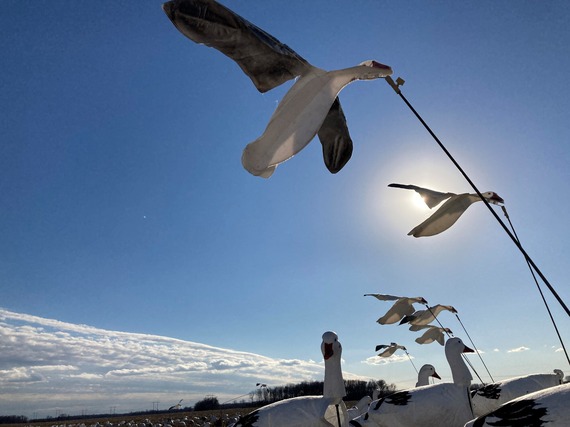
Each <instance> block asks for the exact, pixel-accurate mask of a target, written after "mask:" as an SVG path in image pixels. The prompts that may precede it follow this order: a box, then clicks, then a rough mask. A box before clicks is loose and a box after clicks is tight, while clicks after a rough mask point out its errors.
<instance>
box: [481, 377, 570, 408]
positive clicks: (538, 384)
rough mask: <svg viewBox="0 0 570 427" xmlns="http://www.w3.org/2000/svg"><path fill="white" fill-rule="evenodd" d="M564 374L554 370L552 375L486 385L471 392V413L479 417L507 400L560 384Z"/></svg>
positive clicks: (507, 380)
mask: <svg viewBox="0 0 570 427" xmlns="http://www.w3.org/2000/svg"><path fill="white" fill-rule="evenodd" d="M563 379H564V373H563V372H562V371H561V370H560V369H555V370H554V373H552V374H531V375H524V376H520V377H515V378H509V379H506V380H503V381H497V382H494V383H490V384H486V385H484V386H482V387H480V388H478V389H477V390H475V391H473V392H471V400H472V402H473V412H474V414H475V416H481V415H484V414H487V413H489V412H491V411H494V410H495V409H497V408H498V407H499V406H501V405H502V404H504V403H507V402H508V401H509V400H513V399H516V398H517V397H521V396H524V395H525V394H529V393H533V392H535V391H539V390H543V389H546V388H549V387H554V386H557V385H560V384H562V380H563Z"/></svg>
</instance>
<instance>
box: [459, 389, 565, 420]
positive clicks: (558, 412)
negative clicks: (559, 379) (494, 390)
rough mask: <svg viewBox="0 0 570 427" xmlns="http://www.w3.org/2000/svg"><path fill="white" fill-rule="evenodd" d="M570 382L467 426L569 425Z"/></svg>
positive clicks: (526, 397)
mask: <svg viewBox="0 0 570 427" xmlns="http://www.w3.org/2000/svg"><path fill="white" fill-rule="evenodd" d="M568 402H570V383H566V384H562V385H558V386H554V387H550V388H547V389H545V390H540V391H535V392H534V393H529V394H526V395H524V396H521V397H518V398H516V399H513V400H511V401H509V402H507V403H505V404H504V405H502V406H500V407H498V408H497V409H495V410H494V411H493V412H490V413H488V414H485V415H482V416H480V417H477V418H475V419H474V420H471V421H470V422H468V423H467V424H465V427H487V426H488V427H491V426H532V427H542V426H544V427H567V426H568V424H569V420H570V405H569V404H568Z"/></svg>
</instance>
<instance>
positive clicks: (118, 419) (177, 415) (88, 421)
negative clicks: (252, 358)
mask: <svg viewBox="0 0 570 427" xmlns="http://www.w3.org/2000/svg"><path fill="white" fill-rule="evenodd" d="M254 409H256V408H255V407H247V408H231V409H229V408H224V409H216V410H211V411H184V410H182V411H176V412H168V413H148V414H137V415H132V414H123V415H112V416H111V415H106V416H100V417H96V416H94V417H93V418H83V417H82V418H77V419H73V418H69V419H68V418H66V419H65V420H61V419H53V420H48V421H42V422H33V421H32V422H27V423H20V424H2V427H23V426H34V427H52V426H67V427H71V426H79V425H81V424H84V425H85V426H86V427H89V426H92V425H95V424H99V425H100V426H105V425H107V426H109V427H111V425H112V426H119V425H124V426H127V425H128V424H129V423H130V425H133V424H137V425H138V424H141V423H145V424H147V425H149V423H148V421H150V424H151V425H153V426H157V425H158V424H161V425H162V426H165V425H166V424H171V425H172V426H173V427H176V426H177V425H178V426H182V424H181V423H180V421H181V420H184V419H188V420H194V419H196V418H198V419H200V420H203V421H206V420H209V419H211V417H212V416H215V417H217V418H218V419H221V418H222V416H224V415H225V414H227V415H228V416H229V417H233V416H236V415H240V414H241V415H245V414H247V413H249V412H251V411H253V410H254ZM186 425H187V426H191V425H192V423H189V422H186ZM197 425H201V424H197ZM214 425H215V426H225V423H223V422H221V420H220V421H219V422H217V423H215V424H212V426H214Z"/></svg>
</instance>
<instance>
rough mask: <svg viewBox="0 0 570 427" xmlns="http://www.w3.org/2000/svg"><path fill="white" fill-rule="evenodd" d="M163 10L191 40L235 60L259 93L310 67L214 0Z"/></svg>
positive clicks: (183, 0) (190, 0) (181, 1)
mask: <svg viewBox="0 0 570 427" xmlns="http://www.w3.org/2000/svg"><path fill="white" fill-rule="evenodd" d="M162 9H163V10H164V12H165V13H166V15H167V16H168V18H170V20H171V21H172V23H173V24H174V26H175V27H176V28H177V29H178V30H179V31H180V32H181V33H182V34H184V35H185V36H186V37H188V38H189V39H190V40H192V41H194V42H196V43H200V44H204V45H206V46H209V47H213V48H214V49H216V50H219V51H220V52H222V53H223V54H224V55H226V56H228V57H229V58H231V59H233V60H234V61H235V62H236V63H237V64H238V65H239V67H240V68H241V69H242V70H243V72H244V73H245V74H247V76H248V77H249V78H250V79H251V80H252V82H253V84H254V85H255V87H256V88H257V89H258V90H259V91H260V92H267V91H268V90H270V89H273V88H274V87H276V86H279V85H280V84H282V83H284V82H286V81H288V80H291V79H293V78H295V77H297V76H299V75H301V74H302V72H303V70H305V68H306V67H307V65H308V63H307V61H306V60H305V59H303V58H302V57H301V56H299V55H298V54H297V53H296V52H295V51H293V50H292V49H291V48H290V47H289V46H287V45H285V44H283V43H281V42H280V41H279V40H277V39H276V38H275V37H273V36H272V35H270V34H268V33H266V32H265V31H263V30H262V29H261V28H259V27H257V26H255V25H253V24H252V23H251V22H249V21H247V20H246V19H244V18H242V17H241V16H239V15H238V14H236V13H235V12H233V11H231V10H230V9H228V8H227V7H225V6H223V5H221V4H219V3H217V2H215V1H212V0H173V1H169V2H167V3H164V5H163V6H162Z"/></svg>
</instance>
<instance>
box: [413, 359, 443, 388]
mask: <svg viewBox="0 0 570 427" xmlns="http://www.w3.org/2000/svg"><path fill="white" fill-rule="evenodd" d="M430 377H433V378H437V379H439V380H441V377H440V376H439V375H438V374H437V372H436V371H435V368H434V367H433V365H430V364H426V365H423V366H422V367H421V368H420V371H419V372H418V382H417V383H416V387H422V386H424V385H429V379H430Z"/></svg>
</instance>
